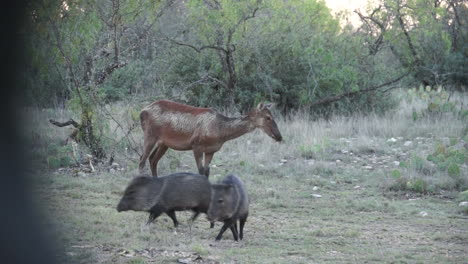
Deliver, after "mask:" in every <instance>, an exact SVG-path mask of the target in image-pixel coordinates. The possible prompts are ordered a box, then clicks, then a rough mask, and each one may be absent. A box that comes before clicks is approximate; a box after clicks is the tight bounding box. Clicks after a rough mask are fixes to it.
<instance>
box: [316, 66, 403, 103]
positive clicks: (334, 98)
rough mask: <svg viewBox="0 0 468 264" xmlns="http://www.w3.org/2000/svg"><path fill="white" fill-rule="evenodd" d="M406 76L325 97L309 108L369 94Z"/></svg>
mask: <svg viewBox="0 0 468 264" xmlns="http://www.w3.org/2000/svg"><path fill="white" fill-rule="evenodd" d="M408 74H409V72H406V73H405V74H403V75H400V76H399V77H398V78H395V79H393V80H390V81H388V82H385V83H382V84H379V85H377V86H373V87H369V88H366V89H361V90H358V91H349V92H345V93H342V94H339V95H335V96H330V97H326V98H323V99H320V100H318V101H316V102H314V103H312V104H310V106H311V107H312V106H317V105H324V104H329V103H332V102H336V101H339V100H341V99H343V98H345V97H349V96H352V95H355V94H359V93H367V92H370V91H374V90H377V89H379V88H382V87H385V86H387V85H390V84H392V83H396V82H398V81H400V80H401V79H403V78H404V77H406V76H407V75H408Z"/></svg>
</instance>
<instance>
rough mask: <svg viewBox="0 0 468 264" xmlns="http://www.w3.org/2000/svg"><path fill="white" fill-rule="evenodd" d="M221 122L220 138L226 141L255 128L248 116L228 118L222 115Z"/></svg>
mask: <svg viewBox="0 0 468 264" xmlns="http://www.w3.org/2000/svg"><path fill="white" fill-rule="evenodd" d="M223 119H224V120H223V121H222V122H221V131H220V132H221V133H220V134H221V139H222V140H223V141H228V140H231V139H235V138H238V137H240V136H242V135H244V134H246V133H249V132H251V131H253V130H254V129H255V125H254V124H253V123H252V121H250V119H249V117H248V116H243V117H237V118H230V117H224V118H223Z"/></svg>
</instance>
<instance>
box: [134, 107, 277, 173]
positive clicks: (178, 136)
mask: <svg viewBox="0 0 468 264" xmlns="http://www.w3.org/2000/svg"><path fill="white" fill-rule="evenodd" d="M270 106H271V104H268V105H264V104H263V103H260V104H259V105H258V106H257V108H255V109H253V110H252V111H250V112H249V113H248V114H247V115H246V116H242V117H237V118H232V117H226V116H224V115H222V114H220V113H217V112H216V111H214V110H212V109H210V108H199V107H193V106H189V105H184V104H180V103H176V102H172V101H167V100H161V101H156V102H154V103H152V104H150V105H148V106H146V107H145V108H143V110H142V111H141V113H140V121H141V127H142V129H143V132H144V146H143V148H144V149H143V155H142V156H141V158H140V164H139V169H140V172H141V171H142V170H143V168H144V167H145V162H146V159H148V157H149V162H150V168H151V173H152V174H153V176H155V177H157V166H158V162H159V160H160V159H161V157H162V156H163V155H164V153H166V151H167V149H168V148H171V149H174V150H193V154H194V156H195V162H196V163H197V167H198V171H199V173H200V174H202V175H206V176H207V177H208V176H209V174H210V167H209V165H210V162H211V159H212V158H213V155H214V153H215V152H216V151H218V150H219V149H220V148H221V146H223V144H224V142H226V141H228V140H231V139H234V138H237V137H240V136H242V135H244V134H245V133H248V132H251V131H253V130H254V129H255V128H261V129H262V130H263V131H264V132H265V133H266V134H267V135H269V136H270V137H272V138H273V139H274V140H276V141H278V142H279V141H281V140H282V137H281V133H280V131H279V130H278V126H277V125H276V122H275V120H273V117H272V116H271V112H270V110H269V108H270ZM203 154H204V156H205V162H204V164H203V162H202V159H203Z"/></svg>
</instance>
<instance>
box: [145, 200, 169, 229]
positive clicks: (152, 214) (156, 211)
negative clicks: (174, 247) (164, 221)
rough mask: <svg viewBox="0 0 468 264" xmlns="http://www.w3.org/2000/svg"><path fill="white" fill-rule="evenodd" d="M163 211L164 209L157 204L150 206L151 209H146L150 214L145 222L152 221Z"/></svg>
mask: <svg viewBox="0 0 468 264" xmlns="http://www.w3.org/2000/svg"><path fill="white" fill-rule="evenodd" d="M165 211H166V209H165V208H164V207H162V206H160V205H158V204H157V205H155V206H153V207H151V209H150V210H149V211H148V212H149V213H150V215H149V218H148V222H147V223H146V224H150V223H151V222H153V221H154V220H155V219H156V218H158V217H159V216H160V215H161V214H162V213H164V212H165Z"/></svg>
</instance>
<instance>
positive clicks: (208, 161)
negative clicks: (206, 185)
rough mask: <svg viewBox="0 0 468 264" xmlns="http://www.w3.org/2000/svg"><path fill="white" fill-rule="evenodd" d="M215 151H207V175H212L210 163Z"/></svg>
mask: <svg viewBox="0 0 468 264" xmlns="http://www.w3.org/2000/svg"><path fill="white" fill-rule="evenodd" d="M213 155H214V153H205V166H204V168H205V176H206V177H209V176H210V163H211V160H212V159H213Z"/></svg>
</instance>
